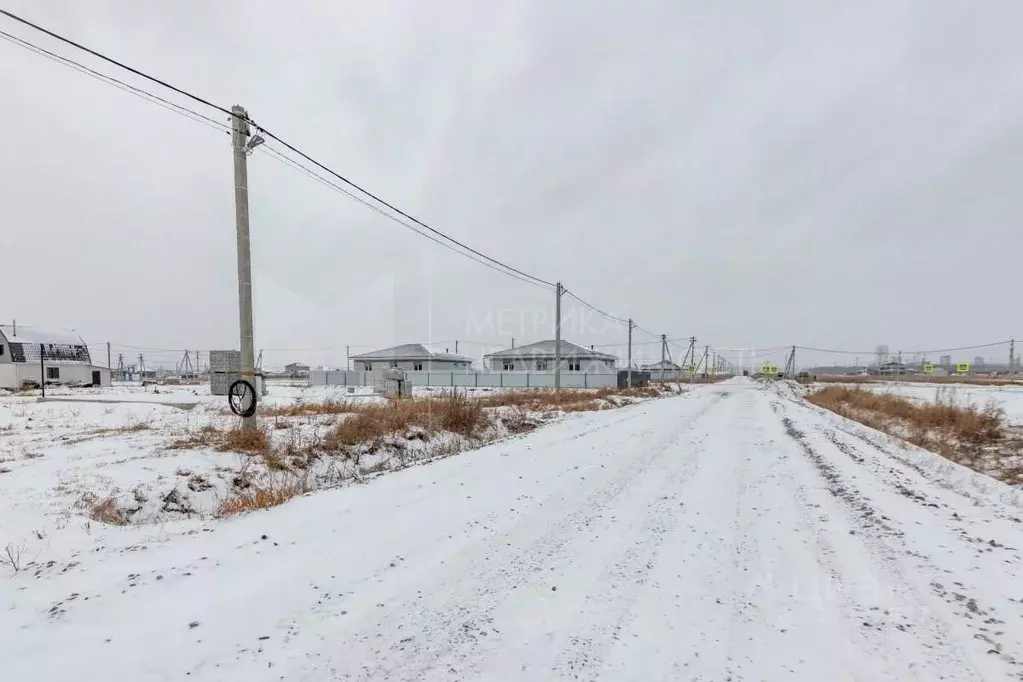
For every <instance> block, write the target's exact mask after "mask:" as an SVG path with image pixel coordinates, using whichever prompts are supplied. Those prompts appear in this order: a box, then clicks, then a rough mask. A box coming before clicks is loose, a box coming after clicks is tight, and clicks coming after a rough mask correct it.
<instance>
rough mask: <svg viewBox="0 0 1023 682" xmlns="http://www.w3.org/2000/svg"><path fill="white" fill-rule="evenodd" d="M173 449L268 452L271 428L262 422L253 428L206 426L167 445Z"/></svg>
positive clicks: (250, 452) (270, 445)
mask: <svg viewBox="0 0 1023 682" xmlns="http://www.w3.org/2000/svg"><path fill="white" fill-rule="evenodd" d="M167 447H168V448H170V449H171V450H186V449H192V448H212V449H214V450H219V451H220V452H244V453H248V454H266V453H268V452H270V450H271V447H272V444H271V439H270V429H269V428H268V427H266V426H264V425H262V424H259V425H257V426H256V427H255V428H253V429H244V428H242V427H240V426H238V427H235V428H232V429H225V430H221V429H218V428H217V427H215V426H204V427H202V428H201V429H199V430H197V431H191V432H189V433H188V435H187V436H185V437H184V438H178V439H177V440H174V441H171V443H170V444H169V445H168V446H167Z"/></svg>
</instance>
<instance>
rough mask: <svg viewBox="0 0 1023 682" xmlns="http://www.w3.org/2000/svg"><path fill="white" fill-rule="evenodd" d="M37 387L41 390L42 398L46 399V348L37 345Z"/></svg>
mask: <svg viewBox="0 0 1023 682" xmlns="http://www.w3.org/2000/svg"><path fill="white" fill-rule="evenodd" d="M39 386H40V388H42V389H43V397H44V398H45V397H46V347H45V346H44V345H43V344H41V343H40V344H39Z"/></svg>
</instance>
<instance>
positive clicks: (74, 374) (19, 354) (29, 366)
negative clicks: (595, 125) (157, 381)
mask: <svg viewBox="0 0 1023 682" xmlns="http://www.w3.org/2000/svg"><path fill="white" fill-rule="evenodd" d="M44 373H45V381H46V383H47V384H80V385H83V386H109V385H110V370H109V369H107V368H106V367H97V366H96V365H93V364H92V358H91V357H89V347H88V346H87V345H86V343H85V341H83V340H82V338H81V337H80V336H75V335H73V334H53V333H49V332H43V331H39V330H36V329H30V328H26V327H22V326H20V325H19V326H18V327H14V326H13V325H11V326H7V325H0V388H10V389H18V388H21V387H22V386H23V385H24V384H26V383H34V384H36V385H38V384H40V383H42V381H43V376H44Z"/></svg>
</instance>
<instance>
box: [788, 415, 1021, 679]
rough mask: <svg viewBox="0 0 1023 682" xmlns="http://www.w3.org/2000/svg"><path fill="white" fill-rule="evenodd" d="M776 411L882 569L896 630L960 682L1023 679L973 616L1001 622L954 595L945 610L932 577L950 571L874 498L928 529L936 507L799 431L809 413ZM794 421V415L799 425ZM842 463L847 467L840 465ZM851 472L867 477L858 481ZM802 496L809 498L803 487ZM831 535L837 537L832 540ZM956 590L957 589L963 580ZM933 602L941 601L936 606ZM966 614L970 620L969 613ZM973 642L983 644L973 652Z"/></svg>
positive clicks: (829, 434) (816, 435) (821, 435)
mask: <svg viewBox="0 0 1023 682" xmlns="http://www.w3.org/2000/svg"><path fill="white" fill-rule="evenodd" d="M780 412H781V414H783V415H785V416H784V417H783V418H782V424H783V425H784V427H785V430H786V433H787V434H788V435H789V436H790V437H791V438H792V439H793V440H794V441H795V442H796V443H797V444H798V445H799V447H800V449H801V450H802V451H803V452H804V454H805V455H806V457H807V459H808V460H809V461H810V462H811V463H812V465H813V467H814V468H815V469H816V470H817V472H818V474H819V476H820V477H821V479H822V480H823V481H824V483H825V487H826V489H827V490H828V492H829V493H830V495H831V496H832V498H833V499H835V500H838V501H840V502H841V503H842V505H843V506H844V507H845V509H846V514H847V518H848V519H849V521H850V522H851V523H852V525H854V526H855V527H856V529H855V530H850V531H849V532H850V533H856V534H858V536H859V538H860V543H861V545H862V547H863V549H864V550H866V551H867V552H869V553H870V554H872V555H874V556H875V557H876V565H877V567H878V569H880V571H881V572H880V574H879V577H880V578H881V580H882V583H884V584H886V585H887V586H888V587H887V588H886V589H890V595H891V596H890V600H889V601H890V602H891V604H892V605H893V606H895V607H897V608H890V609H887V610H886V611H885V615H888V614H889V612H890V611H896V612H897V613H898V612H901V613H902V615H903V621H904V622H903V623H899V624H897V627H898V629H899V630H901V631H902V632H909V633H910V634H912V635H913V636H914V637H916V638H917V639H918V640H919V643H920V645H921V646H923V647H927V648H929V649H931V650H932V651H933V652H934V656H935V657H936V659H937V660H940V661H943V666H944V667H946V668H947V669H949V670H952V671H963V672H960V673H958V674H960V675H967V676H966V677H963V678H962V679H988V678H989V676H990V675H992V674H998V675H1006V674H1009V675H1012V676H1013V677H1019V679H1023V676H1020V671H1019V668H1018V666H1017V662H1016V657H1015V656H1013V655H1011V654H1007V653H1005V652H1003V651H1002V645H1001V643H999V642H998V641H997V640H995V639H994V638H993V637H992V635H991V632H992V630H993V629H992V628H988V627H985V626H983V625H981V626H980V627H979V629H978V627H977V624H976V622H975V621H977V620H979V618H975V617H974V616H988V618H987V621H990V622H989V623H988V624H989V625H991V624H995V623H997V622H999V621H998V619H997V618H995V617H994V616H992V615H991V614H990V612H988V611H986V610H985V608H983V607H981V606H978V605H977V604H976V602H974V601H972V600H967V599H966V598H965V597H963V596H962V594H961V593H953V595H958V599H959V600H960V601H962V602H965V604H964V606H963V607H962V608H958V609H956V608H953V609H951V610H950V609H948V608H947V607H946V604H949V603H952V602H953V601H954V600H955V599H956V597H955V596H953V597H951V598H950V597H948V596H947V593H946V592H945V590H944V585H943V584H942V582H938V580H936V579H935V578H940V579H941V580H942V581H944V580H946V579H947V578H946V577H945V576H946V575H947V572H948V571H947V570H942V569H939V568H938V567H937V566H936V565H935V564H934V563H933V561H932V559H931V556H930V553H929V552H921V551H918V550H914V549H909V548H907V546H909V547H912V546H913V542H912V541H913V537H912V536H909V535H907V532H908V531H907V530H906V528H907V525H906V524H905V523H903V522H901V521H900V520H899V516H897V515H896V513H895V512H894V511H891V510H892V509H898V508H900V507H889V506H888V505H886V508H887V509H888V510H889V511H888V512H887V513H886V514H882V513H880V512H879V511H878V510H877V503H876V502H875V499H876V500H881V499H883V497H879V493H880V494H881V495H882V496H898V498H899V499H900V500H901V502H902V505H903V506H902V507H901V508H902V509H904V508H905V506H904V505H914V504H915V505H917V509H918V510H921V511H924V512H925V514H924V516H923V518H927V519H928V521H929V522H930V523H931V524H935V522H937V524H935V525H936V527H937V528H939V529H940V527H941V526H942V525H943V524H942V523H941V521H943V520H944V519H941V518H937V517H936V514H937V513H938V511H936V510H939V509H940V507H939V505H938V504H937V503H934V502H931V501H929V500H928V498H927V497H926V496H924V495H923V494H921V493H919V492H917V491H916V490H915V488H911V487H907V481H906V478H905V477H904V476H903V475H901V474H900V472H897V471H896V470H895V469H893V468H891V467H888V468H887V471H886V472H884V473H887V474H888V475H880V476H877V475H876V474H877V472H875V471H872V470H871V469H870V467H869V466H868V465H867V463H866V462H867V458H866V457H864V456H863V455H862V454H860V453H858V451H857V449H856V448H855V447H854V446H852V445H850V444H848V443H843V444H842V445H839V444H838V443H839V442H841V441H840V440H838V436H837V434H836V433H835V432H834V430H829V429H827V428H825V427H822V426H821V425H820V424H818V423H814V422H813V421H812V420H811V421H810V422H809V423H808V424H807V427H802V426H801V425H800V426H801V428H807V429H808V431H806V432H804V431H802V430H800V428H797V426H796V423H797V422H798V419H799V416H801V413H806V414H808V413H810V411H809V410H808V409H806V408H802V406H801V405H799V404H798V403H793V407H792V408H791V409H789V408H787V407H784V406H781V409H780ZM792 416H796V418H797V419H796V421H794V420H793V419H792ZM829 450H830V452H829ZM832 453H838V455H839V456H838V457H835V456H833V455H832ZM843 462H846V463H847V464H845V465H844V466H843V464H842V463H843ZM854 467H855V469H858V470H859V473H860V474H863V475H865V477H862V476H860V475H858V474H857V473H856V471H854V470H853V468H854ZM843 470H844V471H843ZM861 477H862V478H863V480H864V485H867V487H869V489H870V490H871V492H872V494H873V495H874V498H875V499H871V498H870V497H867V496H866V495H865V494H863V493H862V492H861V489H860V487H858V486H855V485H853V484H852V483H851V482H850V481H849V480H848V479H849V478H861ZM868 484H869V485H868ZM910 485H912V484H910ZM803 494H804V495H806V494H807V491H806V490H805V489H804V490H803ZM818 536H819V537H822V538H824V539H825V541H826V540H827V536H824V535H823V534H820V533H819V534H818ZM830 536H831V537H834V535H833V534H830ZM832 553H834V552H832ZM907 556H910V557H912V558H913V560H914V563H913V565H912V566H911V565H909V564H908V563H907V561H906V557H907ZM836 559H838V561H836V562H835V563H834V565H835V566H843V565H849V562H848V560H847V559H846V558H844V557H843V556H841V555H836ZM849 582H850V581H849V580H848V579H843V580H839V581H838V582H837V583H836V584H837V585H838V586H842V585H846V584H849ZM957 584H958V585H960V586H962V583H961V582H959V583H957ZM934 596H938V597H939V598H941V600H942V601H943V602H945V603H944V604H943V603H942V601H937V600H935V599H934ZM971 608H972V610H973V613H972V614H971V613H968V611H969V610H970V609H971ZM964 615H965V619H964V618H963V616H964ZM872 620H875V621H876V620H877V619H876V618H875V619H872ZM971 621H973V622H971ZM865 622H867V621H865ZM899 626H901V627H899ZM977 641H980V642H983V643H985V645H984V646H977V645H976V644H975V642H977ZM965 670H971V671H972V673H966V672H965ZM952 679H960V678H958V677H957V678H952Z"/></svg>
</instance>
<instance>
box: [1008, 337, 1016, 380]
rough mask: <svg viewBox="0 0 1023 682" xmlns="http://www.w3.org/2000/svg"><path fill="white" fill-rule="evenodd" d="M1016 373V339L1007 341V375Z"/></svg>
mask: <svg viewBox="0 0 1023 682" xmlns="http://www.w3.org/2000/svg"><path fill="white" fill-rule="evenodd" d="M1015 372H1016V339H1009V373H1010V374H1013V373H1015Z"/></svg>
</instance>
